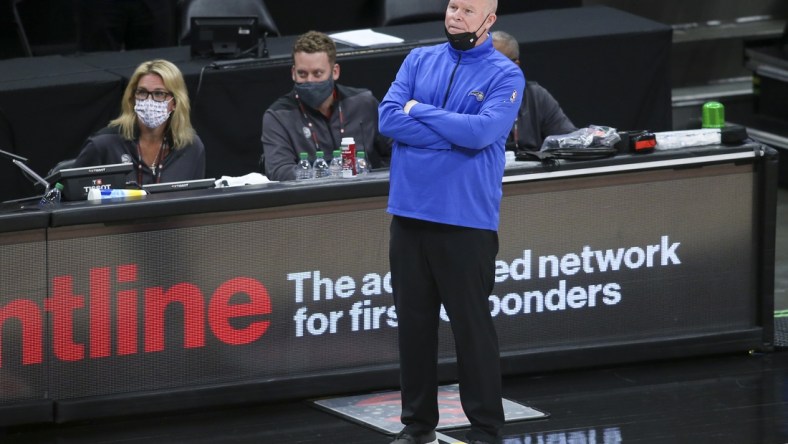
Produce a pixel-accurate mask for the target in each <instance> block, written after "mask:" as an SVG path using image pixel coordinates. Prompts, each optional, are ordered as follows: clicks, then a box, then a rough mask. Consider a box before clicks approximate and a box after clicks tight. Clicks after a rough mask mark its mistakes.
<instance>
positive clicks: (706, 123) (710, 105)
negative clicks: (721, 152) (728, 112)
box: [702, 102, 725, 128]
mask: <svg viewBox="0 0 788 444" xmlns="http://www.w3.org/2000/svg"><path fill="white" fill-rule="evenodd" d="M702 122H703V123H702V127H703V128H724V127H725V105H723V104H722V103H720V102H706V103H704V104H703V117H702Z"/></svg>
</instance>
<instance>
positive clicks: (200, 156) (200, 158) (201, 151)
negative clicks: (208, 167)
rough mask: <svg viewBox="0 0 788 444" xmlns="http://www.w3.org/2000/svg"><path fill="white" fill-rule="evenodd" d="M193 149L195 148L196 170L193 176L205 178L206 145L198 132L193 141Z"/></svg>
mask: <svg viewBox="0 0 788 444" xmlns="http://www.w3.org/2000/svg"><path fill="white" fill-rule="evenodd" d="M191 149H193V150H194V157H195V159H194V172H193V173H192V174H193V177H194V178H195V179H204V178H205V145H203V143H202V140H201V139H200V137H199V136H197V135H196V134H195V135H194V142H193V143H192V146H191Z"/></svg>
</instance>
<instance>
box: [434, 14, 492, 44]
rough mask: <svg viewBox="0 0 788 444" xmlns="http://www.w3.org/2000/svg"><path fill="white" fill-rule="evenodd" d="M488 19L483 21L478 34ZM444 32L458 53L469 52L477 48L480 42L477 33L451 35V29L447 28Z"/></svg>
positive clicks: (477, 29)
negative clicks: (477, 43)
mask: <svg viewBox="0 0 788 444" xmlns="http://www.w3.org/2000/svg"><path fill="white" fill-rule="evenodd" d="M489 16H490V14H487V17H489ZM487 17H485V18H484V21H482V24H481V25H479V27H478V28H476V32H479V30H480V29H482V26H484V24H485V23H487ZM443 32H445V33H446V38H447V39H449V45H451V47H452V48H454V49H456V50H457V51H467V50H469V49H473V47H474V46H476V42H477V41H478V40H479V36H478V35H476V32H460V33H458V34H449V28H446V27H445V26H444V27H443Z"/></svg>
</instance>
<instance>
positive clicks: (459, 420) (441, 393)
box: [312, 384, 548, 442]
mask: <svg viewBox="0 0 788 444" xmlns="http://www.w3.org/2000/svg"><path fill="white" fill-rule="evenodd" d="M312 402H313V403H314V404H315V405H316V406H317V407H319V408H321V409H324V410H327V411H329V412H331V413H334V414H336V415H339V416H341V417H344V418H346V419H349V420H351V421H354V422H357V423H360V424H363V425H365V426H367V427H371V428H373V429H375V430H378V431H381V432H383V433H388V434H391V435H394V434H397V433H399V431H400V430H402V423H401V422H400V418H399V416H400V412H401V405H400V392H399V390H396V391H388V392H377V393H369V394H364V395H355V396H345V397H339V398H326V399H318V400H315V401H312ZM438 408H439V409H440V422H439V423H438V427H437V430H448V429H455V428H462V427H469V426H470V423H469V422H468V418H466V417H465V414H464V413H463V411H462V405H461V404H460V389H459V385H457V384H451V385H443V386H440V387H439V388H438ZM503 409H504V414H505V416H506V422H511V421H524V420H530V419H541V418H546V417H547V416H548V414H547V413H544V412H540V411H538V410H535V409H532V408H530V407H527V406H524V405H522V404H520V403H517V402H514V401H510V400H508V399H504V400H503ZM451 442H457V441H456V440H454V441H451Z"/></svg>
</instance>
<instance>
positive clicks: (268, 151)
mask: <svg viewBox="0 0 788 444" xmlns="http://www.w3.org/2000/svg"><path fill="white" fill-rule="evenodd" d="M261 140H262V143H263V159H264V160H265V175H266V177H268V179H270V180H294V179H295V173H294V171H293V168H295V165H296V163H297V159H298V156H296V151H295V148H294V147H293V146H292V145H293V144H292V141H291V140H290V136H289V135H288V133H287V128H286V127H285V125H284V124H283V123H282V121H281V120H280V119H279V117H278V116H277V115H276V113H273V112H271V111H266V112H265V114H264V115H263V135H262V137H261Z"/></svg>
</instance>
